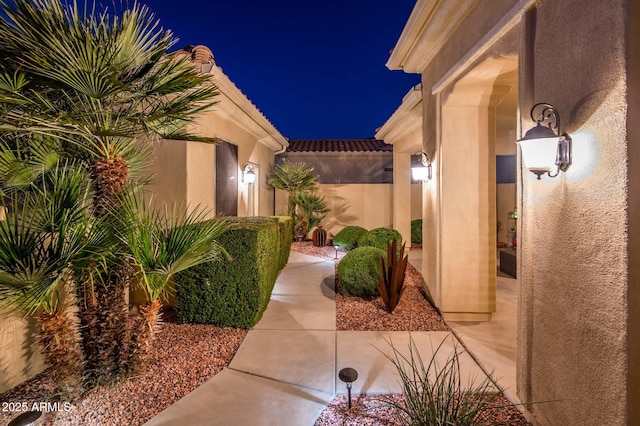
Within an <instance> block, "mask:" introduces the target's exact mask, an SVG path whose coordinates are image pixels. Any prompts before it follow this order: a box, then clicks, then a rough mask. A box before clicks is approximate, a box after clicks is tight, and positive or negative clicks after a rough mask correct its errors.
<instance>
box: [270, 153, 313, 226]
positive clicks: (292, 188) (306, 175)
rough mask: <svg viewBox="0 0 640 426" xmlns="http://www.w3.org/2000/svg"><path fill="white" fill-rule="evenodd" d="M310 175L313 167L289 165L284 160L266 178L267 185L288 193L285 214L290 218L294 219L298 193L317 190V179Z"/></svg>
mask: <svg viewBox="0 0 640 426" xmlns="http://www.w3.org/2000/svg"><path fill="white" fill-rule="evenodd" d="M311 173H313V167H310V166H308V165H307V164H306V163H290V162H289V161H287V159H284V160H282V161H281V162H280V163H278V164H276V166H275V167H274V168H273V172H272V173H271V174H270V175H269V177H268V178H267V183H268V184H269V185H271V186H272V187H274V188H276V189H282V190H284V191H287V192H288V193H289V198H288V206H287V212H288V214H289V216H291V217H294V218H295V206H296V205H295V201H294V200H295V197H296V196H297V195H298V194H300V193H303V192H313V191H316V190H317V189H318V177H317V176H314V175H312V174H311Z"/></svg>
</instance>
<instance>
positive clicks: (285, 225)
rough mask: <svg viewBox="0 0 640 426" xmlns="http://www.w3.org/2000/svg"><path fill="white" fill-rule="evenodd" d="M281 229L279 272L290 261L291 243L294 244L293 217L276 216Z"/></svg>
mask: <svg viewBox="0 0 640 426" xmlns="http://www.w3.org/2000/svg"><path fill="white" fill-rule="evenodd" d="M275 218H276V219H277V220H278V227H279V228H280V255H279V256H278V270H279V271H280V270H282V268H284V267H285V266H286V264H287V262H288V261H289V254H290V253H291V243H292V242H293V218H292V217H291V216H275Z"/></svg>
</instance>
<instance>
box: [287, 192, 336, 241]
mask: <svg viewBox="0 0 640 426" xmlns="http://www.w3.org/2000/svg"><path fill="white" fill-rule="evenodd" d="M293 204H294V205H295V206H296V207H295V209H296V216H297V217H298V223H297V229H296V234H297V235H303V236H304V235H307V233H308V232H309V230H311V229H313V228H314V227H316V226H317V225H319V224H320V222H321V221H322V219H324V218H325V216H326V215H327V213H328V212H329V211H330V209H329V207H328V206H327V201H326V200H325V199H324V197H322V196H320V195H318V194H314V193H312V192H303V193H300V194H298V195H296V196H294V197H293Z"/></svg>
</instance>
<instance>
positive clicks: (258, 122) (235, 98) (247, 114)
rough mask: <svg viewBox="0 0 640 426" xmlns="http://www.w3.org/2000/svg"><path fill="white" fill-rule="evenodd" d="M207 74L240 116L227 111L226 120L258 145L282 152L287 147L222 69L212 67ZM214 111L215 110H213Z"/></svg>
mask: <svg viewBox="0 0 640 426" xmlns="http://www.w3.org/2000/svg"><path fill="white" fill-rule="evenodd" d="M209 74H211V75H212V81H213V83H214V84H215V85H216V87H217V89H218V91H219V92H220V93H221V94H222V95H224V96H225V97H226V98H227V99H228V100H229V101H231V103H233V104H234V105H235V106H236V107H237V109H238V110H239V111H241V114H234V112H233V111H227V114H226V116H227V118H229V119H231V120H232V121H234V122H235V123H236V124H237V125H239V126H240V127H242V128H243V129H244V130H246V131H247V132H249V133H250V134H251V135H253V136H254V137H255V138H256V139H257V140H258V142H259V143H261V144H263V145H265V146H267V147H268V148H270V149H272V150H274V151H283V150H284V149H286V147H287V146H288V145H289V143H288V141H287V138H285V137H284V136H283V135H282V134H280V132H279V131H278V129H276V128H275V126H274V125H273V124H272V123H271V122H270V121H269V120H267V118H266V117H265V116H264V114H262V112H261V111H260V110H259V109H258V107H256V105H255V104H253V103H252V102H251V101H250V100H249V98H248V97H247V96H246V95H245V94H244V93H242V91H241V90H240V89H239V88H238V87H237V86H236V85H235V84H234V83H233V82H232V81H231V80H230V79H229V77H228V76H227V75H226V74H225V73H224V72H223V71H222V68H220V67H218V66H217V65H215V64H214V65H213V66H212V67H211V70H210V71H209ZM214 111H215V108H214Z"/></svg>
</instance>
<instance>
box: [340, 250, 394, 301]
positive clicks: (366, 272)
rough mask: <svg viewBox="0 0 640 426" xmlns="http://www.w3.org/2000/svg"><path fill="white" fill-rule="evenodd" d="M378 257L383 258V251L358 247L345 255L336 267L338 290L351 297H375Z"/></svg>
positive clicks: (378, 272)
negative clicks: (338, 281)
mask: <svg viewBox="0 0 640 426" xmlns="http://www.w3.org/2000/svg"><path fill="white" fill-rule="evenodd" d="M379 256H383V257H384V251H382V250H380V249H378V248H375V247H358V248H356V249H353V250H351V251H350V252H349V253H347V254H346V255H345V256H344V258H343V259H342V260H341V261H340V264H339V265H338V276H339V277H340V290H341V291H342V292H343V293H346V294H350V295H352V296H360V297H374V296H377V295H378V280H379V276H380V257H379Z"/></svg>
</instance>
